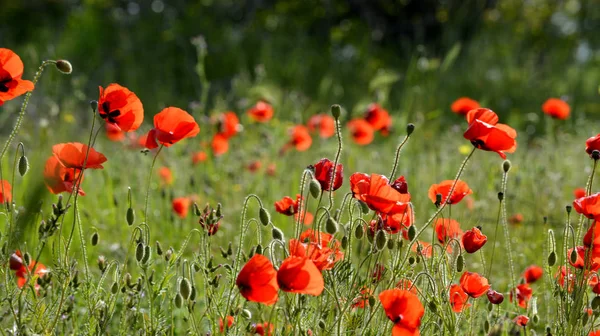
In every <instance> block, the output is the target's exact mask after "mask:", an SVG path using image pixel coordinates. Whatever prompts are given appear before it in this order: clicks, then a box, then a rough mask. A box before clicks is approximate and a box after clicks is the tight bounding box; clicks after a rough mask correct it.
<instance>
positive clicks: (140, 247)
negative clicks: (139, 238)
mask: <svg viewBox="0 0 600 336" xmlns="http://www.w3.org/2000/svg"><path fill="white" fill-rule="evenodd" d="M144 254H145V253H144V244H142V243H138V244H137V246H136V248H135V260H137V261H138V262H141V261H142V259H143V258H144Z"/></svg>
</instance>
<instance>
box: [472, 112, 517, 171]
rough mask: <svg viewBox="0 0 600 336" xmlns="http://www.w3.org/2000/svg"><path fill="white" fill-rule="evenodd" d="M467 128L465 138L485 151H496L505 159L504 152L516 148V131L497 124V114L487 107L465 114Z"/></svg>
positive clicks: (512, 150)
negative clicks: (467, 123)
mask: <svg viewBox="0 0 600 336" xmlns="http://www.w3.org/2000/svg"><path fill="white" fill-rule="evenodd" d="M467 121H468V122H469V128H468V129H467V131H466V132H465V134H464V137H465V139H467V140H469V141H471V143H472V144H473V146H475V147H476V148H479V149H481V150H485V151H491V152H496V153H498V155H500V157H501V158H503V159H506V154H505V152H506V153H513V152H514V151H515V150H516V149H517V142H516V141H515V139H516V138H517V131H515V130H514V129H513V128H511V127H510V126H508V125H504V124H499V123H498V116H497V115H496V113H494V112H493V111H492V110H489V109H475V110H472V111H470V112H469V113H468V114H467Z"/></svg>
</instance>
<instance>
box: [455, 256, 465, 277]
mask: <svg viewBox="0 0 600 336" xmlns="http://www.w3.org/2000/svg"><path fill="white" fill-rule="evenodd" d="M464 266H465V258H464V257H463V256H462V254H460V255H458V257H457V258H456V271H457V272H458V273H460V272H462V270H463V268H464Z"/></svg>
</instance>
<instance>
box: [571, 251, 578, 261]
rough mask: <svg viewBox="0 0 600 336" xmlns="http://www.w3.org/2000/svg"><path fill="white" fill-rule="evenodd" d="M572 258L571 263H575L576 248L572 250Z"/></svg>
mask: <svg viewBox="0 0 600 336" xmlns="http://www.w3.org/2000/svg"><path fill="white" fill-rule="evenodd" d="M570 259H571V263H573V264H574V263H576V262H577V251H576V250H575V249H573V251H571V255H570Z"/></svg>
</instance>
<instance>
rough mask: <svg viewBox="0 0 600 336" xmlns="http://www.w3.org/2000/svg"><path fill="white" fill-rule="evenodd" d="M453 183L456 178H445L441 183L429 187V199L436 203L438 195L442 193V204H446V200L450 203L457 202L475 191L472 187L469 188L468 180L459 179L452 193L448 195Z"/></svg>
mask: <svg viewBox="0 0 600 336" xmlns="http://www.w3.org/2000/svg"><path fill="white" fill-rule="evenodd" d="M453 184H454V180H445V181H442V182H440V183H439V184H432V185H431V187H429V193H428V196H429V199H430V200H431V201H432V202H433V203H435V202H436V195H437V194H441V195H442V202H441V203H440V204H444V202H448V204H456V203H458V202H460V201H461V200H462V199H463V198H464V197H465V196H467V195H470V194H472V193H473V191H472V190H471V188H469V185H468V184H467V183H466V182H464V181H462V180H458V181H456V185H455V186H454V190H453V191H452V195H450V196H449V197H448V194H449V193H450V188H452V185H453Z"/></svg>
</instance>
